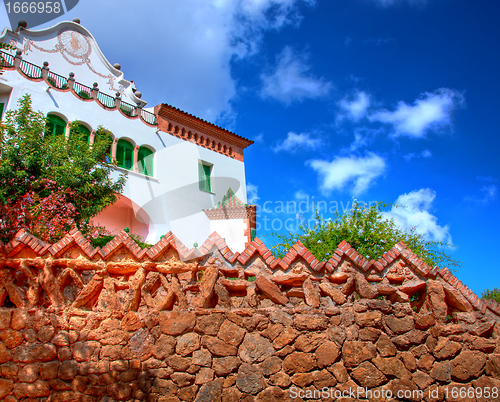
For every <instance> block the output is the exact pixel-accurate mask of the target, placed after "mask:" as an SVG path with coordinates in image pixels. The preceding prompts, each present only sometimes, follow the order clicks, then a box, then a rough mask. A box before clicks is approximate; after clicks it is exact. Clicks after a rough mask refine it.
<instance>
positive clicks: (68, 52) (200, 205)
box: [0, 22, 251, 251]
mask: <svg viewBox="0 0 500 402" xmlns="http://www.w3.org/2000/svg"><path fill="white" fill-rule="evenodd" d="M0 40H1V41H2V42H5V43H11V44H13V45H14V46H16V47H17V48H18V49H19V50H21V51H22V54H21V55H20V56H21V57H22V60H23V61H27V62H29V63H32V64H34V65H35V66H38V67H43V65H44V62H48V63H49V64H48V67H49V69H50V73H57V74H59V75H60V76H62V77H66V78H67V77H68V76H69V74H70V72H72V73H74V79H75V80H76V82H77V83H81V84H83V85H85V86H87V87H90V88H92V87H93V84H94V82H97V83H98V88H99V90H100V92H101V93H105V94H108V95H109V96H110V97H112V98H115V94H116V93H117V92H118V93H120V97H121V100H122V101H124V102H126V103H127V104H130V105H132V106H134V107H136V109H135V110H136V111H135V113H136V114H141V107H143V106H145V104H146V102H144V101H143V100H142V99H140V95H138V96H139V97H138V96H136V94H138V93H137V92H136V93H135V94H134V91H135V87H134V85H133V83H130V82H129V81H127V80H125V79H124V77H123V73H122V72H121V71H120V70H118V69H117V68H114V67H113V66H112V65H111V64H110V63H109V62H108V61H107V60H106V58H105V57H104V56H103V54H102V53H101V51H100V49H99V47H98V46H97V44H96V42H95V40H94V38H93V37H92V35H91V34H90V33H89V32H88V31H87V30H86V29H85V28H83V27H82V26H80V25H79V24H77V23H74V22H64V23H60V24H57V25H55V26H54V27H51V28H48V29H45V30H40V31H31V30H25V29H20V30H19V32H13V31H11V30H9V29H5V30H4V31H3V34H2V37H1V38H0ZM9 53H10V54H12V55H15V51H11V52H9ZM18 59H19V58H18ZM17 63H18V64H19V60H18V61H17ZM23 66H24V67H23V68H24V69H26V68H27V67H26V66H27V64H26V63H25V64H24V65H23ZM28 67H29V66H28ZM50 73H49V74H50ZM49 77H50V75H49ZM74 88H75V89H74V92H77V88H78V89H80V88H81V87H79V86H78V85H77V84H75V86H74ZM74 92H73V91H71V90H68V89H65V90H59V89H57V88H54V87H52V86H51V85H48V83H47V81H46V80H44V79H30V78H28V77H26V75H25V74H23V73H22V72H20V71H19V69H18V68H17V69H12V68H10V69H9V68H6V69H5V71H4V73H3V75H2V76H0V103H4V104H5V107H4V112H5V109H15V108H16V107H17V101H18V100H19V99H20V98H21V97H22V96H24V95H25V94H27V93H28V94H30V95H31V99H32V102H33V109H34V110H40V111H42V112H43V113H45V114H55V115H57V116H60V117H62V118H63V119H64V120H65V121H66V122H69V121H79V122H81V123H82V124H83V125H84V126H86V127H88V128H89V129H90V130H96V129H97V127H98V126H100V125H102V126H104V127H105V128H106V129H108V130H109V131H111V132H112V133H113V135H114V138H115V140H114V145H113V149H114V152H116V146H117V145H116V143H117V141H118V139H126V140H127V141H128V142H129V143H130V144H132V145H133V146H134V147H135V154H136V155H135V160H134V162H135V164H134V168H133V169H132V170H128V171H127V170H125V169H117V170H119V171H127V172H128V179H127V184H126V187H125V190H124V193H123V196H124V197H126V199H127V200H129V201H130V202H129V208H132V209H133V214H134V217H135V219H136V220H137V221H139V222H140V223H142V224H143V225H142V229H141V230H142V233H137V234H141V235H143V237H145V238H146V241H148V242H152V243H155V242H157V241H158V240H159V239H160V237H161V236H162V235H164V234H165V233H167V232H168V231H172V232H173V233H174V234H175V235H176V236H177V237H178V238H179V239H180V240H181V241H182V242H183V243H184V244H185V245H186V246H187V247H188V248H190V247H192V246H193V244H194V243H198V244H200V245H201V244H202V243H203V242H204V241H205V239H206V238H207V237H208V236H209V235H210V233H211V232H212V229H211V222H210V220H209V219H208V218H207V216H206V215H205V213H204V212H203V210H206V209H210V208H212V207H214V206H215V205H217V203H218V202H219V201H220V200H221V199H222V197H223V196H224V195H225V194H226V192H227V191H228V189H229V188H232V189H233V190H234V192H235V194H236V195H237V197H238V198H239V199H240V200H242V201H243V202H246V187H245V167H244V163H243V161H242V157H241V158H240V159H241V160H238V159H237V158H235V157H230V156H228V152H229V147H226V146H224V147H223V150H221V148H222V147H221V144H220V143H219V144H218V149H219V151H217V146H216V145H214V146H212V142H211V141H209V139H208V137H207V138H206V144H209V146H205V138H204V137H201V140H202V142H203V145H204V146H201V145H199V143H200V138H199V137H200V136H202V135H203V132H200V131H197V132H196V133H195V131H194V130H193V135H194V134H196V135H195V138H194V139H193V138H189V137H191V135H189V136H187V137H186V138H179V137H180V135H174V131H176V130H178V129H179V128H183V130H182V134H184V132H185V131H186V130H188V129H189V121H188V122H187V123H186V121H184V122H181V123H183V124H182V125H181V124H178V125H177V126H175V125H176V123H175V122H164V124H163V125H162V124H156V125H153V124H148V123H146V122H145V121H144V120H143V118H137V117H136V118H130V117H128V116H126V115H125V114H124V113H122V112H121V111H120V110H118V108H115V109H114V110H111V109H106V108H104V107H103V106H101V105H100V104H99V103H98V102H97V101H96V100H95V99H89V100H84V99H81V98H80V97H78V96H77V95H76V94H75V93H74ZM95 92H96V91H95ZM96 93H97V92H96ZM110 99H111V98H107V100H108V101H109V100H110ZM147 110H150V111H152V110H153V109H152V108H150V109H147ZM186 115H187V114H186ZM151 117H153V118H154V117H155V116H153V115H151V114H149V115H147V116H146V120H148V121H151ZM156 117H158V116H156ZM195 119H196V118H193V117H191V120H193V121H194V120H195ZM200 121H201V120H200ZM167 123H170V126H171V127H172V131H170V132H169V131H168V130H167V129H165V128H164V127H166V126H168V125H169V124H167ZM194 123H197V122H196V121H194ZM205 124H208V123H206V122H205ZM174 126H175V127H174ZM160 128H161V129H160ZM195 128H196V127H195ZM162 130H165V131H162ZM211 130H212V128H211ZM213 130H219V131H225V130H222V129H220V128H218V127H216V126H213ZM189 133H190V134H191V131H189ZM226 133H228V132H226ZM216 134H217V133H216ZM222 134H224V133H222ZM214 135H215V134H214ZM217 135H218V134H217ZM224 135H226V136H227V137H228V139H227V142H226V143H228V144H229V143H231V141H232V140H233V139H232V138H233V137H231V135H232V136H234V138H236V140H240V141H241V137H238V136H236V135H234V134H232V133H228V134H224ZM210 138H212V137H210ZM245 141H248V140H245ZM248 143H249V144H250V143H251V141H248ZM213 144H215V142H214V143H213ZM140 146H143V147H146V148H148V149H150V150H151V151H153V152H154V155H153V161H154V166H153V174H152V175H151V176H146V175H144V174H141V173H139V172H138V169H137V152H138V151H137V149H138V148H139V147H140ZM211 148H212V149H211ZM226 148H227V151H228V152H226V153H225V154H224V153H223V151H226ZM114 155H115V154H114ZM241 155H242V149H241ZM201 163H203V164H205V165H210V166H212V168H211V176H210V177H211V191H210V192H207V191H203V190H201V189H200V184H199V165H200V164H201ZM133 170H135V171H133ZM113 174H114V176H115V177H118V174H119V172H118V171H116V172H114V173H113ZM125 204H126V203H123V202H122V205H125ZM114 213H115V214H120V215H121V212H120V210H119V209H117V210H115V211H114ZM105 220H106V219H105ZM107 220H108V221H109V214H108V217H107ZM97 221H99V219H98V220H97ZM219 226H221V231H222V233H221V232H219V234H220V235H221V236H222V237H227V242H228V246H229V247H230V248H231V249H232V250H233V251H242V250H243V248H244V245H245V242H246V240H245V235H244V233H243V230H241V229H240V226H241V224H239V223H238V224H237V225H236V226H237V227H232V226H231V224H230V221H228V222H226V223H224V224H221V225H219ZM137 227H139V226H137ZM115 229H116V230H123V228H121V227H118V228H115ZM131 232H133V230H131ZM225 232H226V233H227V236H226V233H225ZM238 233H240V235H238ZM229 239H230V240H229Z"/></svg>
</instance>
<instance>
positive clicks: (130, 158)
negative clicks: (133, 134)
mask: <svg viewBox="0 0 500 402" xmlns="http://www.w3.org/2000/svg"><path fill="white" fill-rule="evenodd" d="M133 163H134V150H133V149H129V148H127V149H125V169H128V170H130V169H132V165H133Z"/></svg>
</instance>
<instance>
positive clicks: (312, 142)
mask: <svg viewBox="0 0 500 402" xmlns="http://www.w3.org/2000/svg"><path fill="white" fill-rule="evenodd" d="M320 145H321V140H320V139H319V138H312V137H311V134H309V133H301V134H296V133H294V132H291V131H290V132H289V133H288V134H287V136H286V138H285V140H284V141H283V142H282V143H280V144H278V145H276V146H275V147H274V148H273V151H274V152H280V151H287V152H292V153H293V152H297V151H303V150H304V149H305V148H308V149H317V148H318V147H319V146H320Z"/></svg>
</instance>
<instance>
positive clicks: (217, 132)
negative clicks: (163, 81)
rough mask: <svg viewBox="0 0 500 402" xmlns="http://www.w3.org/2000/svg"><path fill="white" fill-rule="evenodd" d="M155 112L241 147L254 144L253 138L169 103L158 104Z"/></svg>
mask: <svg viewBox="0 0 500 402" xmlns="http://www.w3.org/2000/svg"><path fill="white" fill-rule="evenodd" d="M155 114H156V115H157V116H162V117H165V118H167V119H171V120H174V121H176V122H178V123H181V124H184V125H185V126H188V127H191V128H193V129H195V130H199V131H201V132H206V133H207V134H211V135H213V136H215V137H218V138H219V139H221V140H224V141H227V142H229V143H233V144H235V145H237V146H238V147H240V148H241V149H244V148H246V147H248V146H249V145H252V144H253V141H252V140H249V139H247V138H244V137H242V136H240V135H238V134H235V133H233V132H231V131H229V130H226V129H225V128H222V127H219V126H217V125H215V124H213V123H210V122H208V121H206V120H203V119H201V118H199V117H196V116H194V115H192V114H190V113H187V112H185V111H183V110H181V109H178V108H176V107H174V106H172V105H169V104H167V103H162V104H160V105H158V106H156V107H155Z"/></svg>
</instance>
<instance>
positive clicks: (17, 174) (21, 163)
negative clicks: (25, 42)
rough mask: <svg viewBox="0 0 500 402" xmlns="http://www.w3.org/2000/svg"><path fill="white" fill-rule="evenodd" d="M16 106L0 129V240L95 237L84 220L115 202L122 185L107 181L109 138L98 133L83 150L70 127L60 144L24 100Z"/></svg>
mask: <svg viewBox="0 0 500 402" xmlns="http://www.w3.org/2000/svg"><path fill="white" fill-rule="evenodd" d="M18 103H19V108H18V109H17V110H9V111H7V112H6V114H5V119H4V120H5V121H4V123H3V124H2V125H0V240H2V241H4V242H5V241H8V240H10V239H11V238H12V236H13V234H14V233H15V232H16V231H17V230H19V229H21V228H24V229H26V230H28V231H30V232H31V233H33V234H34V235H36V236H38V237H40V238H41V239H43V240H45V241H50V242H53V241H57V240H59V239H60V238H61V237H62V236H63V235H64V234H65V233H66V232H67V230H69V229H71V227H74V226H76V227H78V228H79V229H80V230H82V231H83V232H85V233H86V234H90V232H94V234H96V233H97V232H99V228H96V227H94V226H92V225H91V224H90V223H89V220H90V218H92V217H93V216H95V215H97V214H98V213H99V212H101V211H102V210H103V209H104V208H106V207H107V206H108V205H110V204H112V203H113V202H115V201H116V194H117V193H121V192H122V190H123V186H124V185H125V180H126V176H125V174H121V175H120V176H119V178H118V179H117V180H116V181H113V180H112V179H111V178H110V173H111V170H112V168H113V166H114V164H113V163H112V162H111V161H110V158H109V149H110V145H111V137H110V135H109V134H110V133H109V132H108V131H106V130H105V129H104V128H103V127H99V128H98V130H97V132H96V135H95V139H94V142H93V144H92V145H91V146H89V144H88V142H87V138H86V137H85V136H82V135H81V134H80V131H79V128H78V124H77V123H72V124H71V130H70V135H69V138H68V139H66V138H65V136H64V134H59V135H57V132H56V130H53V129H52V127H51V126H50V124H49V122H48V120H47V118H46V116H44V115H43V113H41V112H35V111H33V109H32V103H31V98H30V96H29V95H25V96H24V97H22V98H21V99H20V100H19V102H18ZM54 133H55V135H54Z"/></svg>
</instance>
